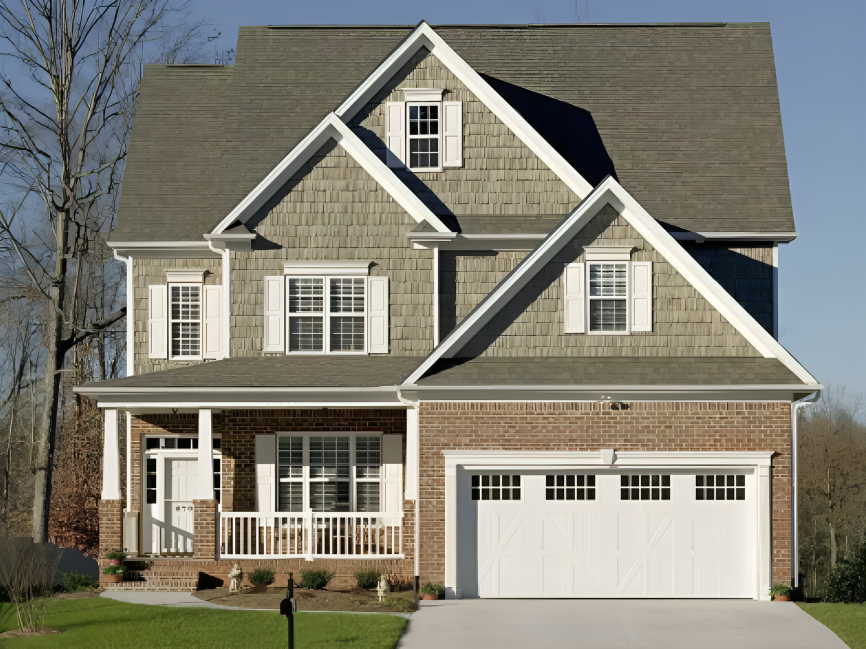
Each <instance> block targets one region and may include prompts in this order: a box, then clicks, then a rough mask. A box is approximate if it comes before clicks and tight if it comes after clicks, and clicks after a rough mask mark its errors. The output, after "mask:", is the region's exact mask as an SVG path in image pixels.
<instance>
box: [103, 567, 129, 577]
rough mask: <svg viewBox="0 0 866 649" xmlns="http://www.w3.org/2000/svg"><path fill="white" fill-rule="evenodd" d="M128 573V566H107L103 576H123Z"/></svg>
mask: <svg viewBox="0 0 866 649" xmlns="http://www.w3.org/2000/svg"><path fill="white" fill-rule="evenodd" d="M125 572H126V566H105V567H104V568H103V569H102V574H103V575H122V574H123V573H125Z"/></svg>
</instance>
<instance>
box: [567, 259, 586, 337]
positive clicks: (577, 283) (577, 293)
mask: <svg viewBox="0 0 866 649" xmlns="http://www.w3.org/2000/svg"><path fill="white" fill-rule="evenodd" d="M585 267H586V264H582V263H575V264H569V265H568V266H566V267H565V281H564V291H563V297H564V302H565V333H567V334H582V333H584V332H585V331H586V315H585V313H586V286H585V283H584V268H585Z"/></svg>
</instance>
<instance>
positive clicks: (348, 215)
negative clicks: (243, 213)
mask: <svg viewBox="0 0 866 649" xmlns="http://www.w3.org/2000/svg"><path fill="white" fill-rule="evenodd" d="M247 225H248V226H249V227H250V228H255V231H256V232H257V233H258V235H259V237H260V239H258V240H257V241H256V242H254V244H253V250H252V251H251V252H232V253H231V262H230V263H231V276H232V291H231V309H232V317H231V355H232V356H247V355H258V354H261V351H262V337H263V335H264V312H263V308H264V306H263V301H264V283H263V278H264V277H265V276H266V275H282V274H283V265H284V264H285V263H286V262H287V261H292V260H299V259H339V260H349V259H359V260H371V261H373V262H374V265H373V266H372V267H371V268H370V275H386V276H387V277H388V278H389V280H390V289H389V290H390V296H389V300H390V309H389V313H390V316H389V317H390V327H389V335H390V339H391V342H390V349H389V353H390V354H394V355H400V356H421V355H426V354H429V353H430V352H431V351H432V349H433V333H432V332H433V253H432V251H430V250H413V249H412V247H411V245H410V244H409V242H408V240H407V239H406V236H405V234H406V232H408V231H409V230H411V229H412V228H413V227H415V226H416V225H417V223H416V221H415V220H414V219H413V218H412V217H411V216H409V215H408V214H407V213H406V211H405V210H404V209H403V208H402V207H401V206H400V205H399V204H398V203H397V202H396V201H395V200H394V199H393V198H391V196H390V195H389V194H388V192H386V191H385V190H384V189H382V188H381V187H380V186H379V184H378V183H377V182H376V181H375V180H373V178H372V177H371V176H370V174H369V173H367V172H366V171H365V170H364V169H363V168H362V167H361V166H360V165H359V164H358V163H357V162H355V160H354V159H353V158H352V157H351V156H349V155H347V154H346V152H345V150H344V149H343V148H342V147H341V146H339V145H338V144H336V143H335V142H334V141H333V140H331V141H329V142H328V143H327V144H326V145H325V146H323V147H322V149H320V150H319V151H318V152H317V154H316V155H315V156H314V157H313V159H311V160H310V162H309V163H307V164H306V165H304V167H302V168H301V170H300V171H298V173H297V174H295V176H294V177H293V178H292V179H291V180H290V181H289V182H288V183H286V185H285V186H284V187H283V189H282V190H281V191H280V192H278V194H277V195H276V196H275V197H274V198H273V199H271V201H270V202H269V203H268V204H266V205H265V206H264V207H263V208H262V209H261V210H260V211H259V214H258V215H257V216H256V217H254V219H253V220H252V221H251V222H250V223H248V224H247Z"/></svg>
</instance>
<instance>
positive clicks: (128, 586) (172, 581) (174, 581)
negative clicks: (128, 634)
mask: <svg viewBox="0 0 866 649" xmlns="http://www.w3.org/2000/svg"><path fill="white" fill-rule="evenodd" d="M101 586H102V587H103V588H105V589H106V590H134V591H163V592H182V593H188V592H195V591H197V590H198V577H196V578H195V579H188V578H185V577H151V578H150V579H148V580H141V581H122V582H119V583H117V584H101Z"/></svg>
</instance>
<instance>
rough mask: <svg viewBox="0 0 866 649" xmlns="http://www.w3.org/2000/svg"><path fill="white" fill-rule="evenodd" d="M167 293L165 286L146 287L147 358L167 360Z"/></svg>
mask: <svg viewBox="0 0 866 649" xmlns="http://www.w3.org/2000/svg"><path fill="white" fill-rule="evenodd" d="M167 310H168V292H167V287H166V285H165V284H157V285H154V286H148V287H147V357H148V358H168V343H167V338H168V318H167V314H166V311H167Z"/></svg>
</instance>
